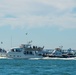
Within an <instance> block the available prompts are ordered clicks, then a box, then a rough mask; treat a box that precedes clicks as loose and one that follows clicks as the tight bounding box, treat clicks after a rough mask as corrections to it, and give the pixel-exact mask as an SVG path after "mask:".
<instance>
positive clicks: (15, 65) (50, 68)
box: [0, 59, 76, 75]
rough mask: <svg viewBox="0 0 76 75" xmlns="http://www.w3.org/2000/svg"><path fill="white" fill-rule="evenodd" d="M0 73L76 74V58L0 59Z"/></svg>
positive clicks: (33, 74)
mask: <svg viewBox="0 0 76 75" xmlns="http://www.w3.org/2000/svg"><path fill="white" fill-rule="evenodd" d="M0 75H76V60H72V59H71V60H65V59H29V60H28V59H0Z"/></svg>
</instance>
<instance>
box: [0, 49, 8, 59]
mask: <svg viewBox="0 0 76 75" xmlns="http://www.w3.org/2000/svg"><path fill="white" fill-rule="evenodd" d="M6 54H7V51H6V50H5V49H2V48H0V58H6Z"/></svg>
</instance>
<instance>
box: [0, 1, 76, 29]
mask: <svg viewBox="0 0 76 75" xmlns="http://www.w3.org/2000/svg"><path fill="white" fill-rule="evenodd" d="M5 25H9V26H12V27H22V28H24V27H27V28H32V27H43V26H47V25H48V26H57V27H59V28H76V0H0V26H5Z"/></svg>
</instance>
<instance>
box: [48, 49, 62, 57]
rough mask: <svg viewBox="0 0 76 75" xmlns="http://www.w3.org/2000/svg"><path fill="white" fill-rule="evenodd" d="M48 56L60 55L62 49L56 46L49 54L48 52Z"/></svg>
mask: <svg viewBox="0 0 76 75" xmlns="http://www.w3.org/2000/svg"><path fill="white" fill-rule="evenodd" d="M49 57H62V50H61V49H60V48H56V49H55V50H53V52H52V53H51V54H49Z"/></svg>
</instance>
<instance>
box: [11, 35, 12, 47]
mask: <svg viewBox="0 0 76 75" xmlns="http://www.w3.org/2000/svg"><path fill="white" fill-rule="evenodd" d="M11 48H12V36H11Z"/></svg>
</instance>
